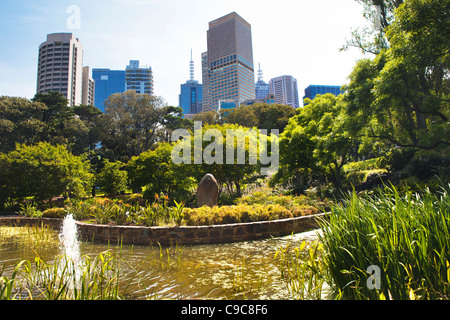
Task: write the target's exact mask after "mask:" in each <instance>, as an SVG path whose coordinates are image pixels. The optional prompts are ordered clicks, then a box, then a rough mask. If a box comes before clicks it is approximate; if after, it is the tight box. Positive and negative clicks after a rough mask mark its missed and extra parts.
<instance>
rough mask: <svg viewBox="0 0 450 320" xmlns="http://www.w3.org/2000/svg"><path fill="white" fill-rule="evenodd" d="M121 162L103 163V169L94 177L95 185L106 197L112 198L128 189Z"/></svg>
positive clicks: (106, 161)
mask: <svg viewBox="0 0 450 320" xmlns="http://www.w3.org/2000/svg"><path fill="white" fill-rule="evenodd" d="M124 168H125V165H124V164H123V163H121V162H109V161H108V160H104V161H103V168H102V169H101V170H100V173H98V174H97V176H96V183H97V185H98V186H99V187H101V188H102V190H103V192H105V194H106V195H108V196H112V195H117V194H120V193H121V192H125V191H126V190H127V187H128V175H127V171H125V170H123V169H124Z"/></svg>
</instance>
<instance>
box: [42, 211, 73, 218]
mask: <svg viewBox="0 0 450 320" xmlns="http://www.w3.org/2000/svg"><path fill="white" fill-rule="evenodd" d="M66 215H67V210H66V209H64V208H51V209H47V210H45V211H43V212H42V217H43V218H58V219H63V218H65V216H66Z"/></svg>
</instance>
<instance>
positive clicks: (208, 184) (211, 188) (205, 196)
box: [197, 173, 219, 207]
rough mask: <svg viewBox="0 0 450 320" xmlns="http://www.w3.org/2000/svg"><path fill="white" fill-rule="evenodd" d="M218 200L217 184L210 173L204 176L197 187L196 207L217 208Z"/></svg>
mask: <svg viewBox="0 0 450 320" xmlns="http://www.w3.org/2000/svg"><path fill="white" fill-rule="evenodd" d="M218 200H219V184H218V183H217V180H216V179H215V178H214V176H213V175H212V174H210V173H208V174H207V175H205V176H204V177H203V179H202V181H200V183H199V184H198V187H197V206H198V207H202V206H204V205H207V206H209V207H214V206H217V203H218Z"/></svg>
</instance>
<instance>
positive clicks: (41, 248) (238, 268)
mask: <svg viewBox="0 0 450 320" xmlns="http://www.w3.org/2000/svg"><path fill="white" fill-rule="evenodd" d="M30 232H31V231H30V229H27V228H11V227H0V270H1V268H2V267H3V266H4V265H5V273H6V274H8V272H11V271H12V269H13V267H14V265H15V264H16V263H18V262H19V261H20V260H22V259H27V260H31V261H34V258H35V257H36V254H38V255H39V256H40V257H41V258H42V259H43V260H44V261H51V260H52V259H53V258H54V257H55V256H56V255H59V254H61V249H62V248H61V240H60V238H61V237H60V234H59V233H58V232H57V231H53V230H51V229H49V230H46V232H38V233H37V234H38V236H37V237H36V235H34V236H33V241H30V240H29V238H30V237H31V236H30ZM316 232H317V231H310V232H306V233H299V234H294V235H291V236H287V237H280V238H271V239H267V240H259V241H251V242H238V243H229V244H220V245H195V246H193V245H192V246H182V247H178V246H171V247H160V246H153V247H150V246H125V245H123V246H120V245H117V246H116V245H111V244H110V245H105V244H94V243H89V242H79V243H78V244H79V248H78V249H77V250H79V252H80V255H81V256H91V257H95V256H97V255H98V254H100V253H102V252H104V251H106V250H111V251H113V252H115V253H117V254H118V255H119V256H120V260H121V261H122V264H121V268H120V271H121V277H120V279H121V280H120V281H121V284H120V286H121V288H125V287H127V286H128V288H127V290H126V293H125V297H126V298H127V299H136V300H137V299H242V298H247V299H290V298H292V297H291V296H290V295H289V292H288V290H287V289H286V286H285V284H284V282H283V281H282V279H281V276H280V272H279V270H278V267H277V262H276V260H275V259H274V255H275V253H276V251H277V249H279V248H280V247H285V246H286V245H288V244H291V245H294V246H295V245H297V246H299V245H300V244H301V243H302V242H303V241H307V242H313V241H314V240H315V239H316Z"/></svg>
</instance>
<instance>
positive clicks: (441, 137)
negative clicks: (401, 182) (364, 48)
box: [346, 0, 450, 150]
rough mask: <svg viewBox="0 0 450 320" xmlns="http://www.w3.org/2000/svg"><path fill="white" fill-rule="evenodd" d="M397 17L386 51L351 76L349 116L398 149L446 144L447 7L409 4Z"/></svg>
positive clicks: (434, 0) (432, 2) (412, 0)
mask: <svg viewBox="0 0 450 320" xmlns="http://www.w3.org/2000/svg"><path fill="white" fill-rule="evenodd" d="M395 13H396V14H395V19H394V21H393V22H392V24H391V25H390V26H389V27H388V28H387V31H386V35H387V38H388V39H389V43H390V46H389V49H387V50H383V51H381V52H380V53H379V54H378V55H377V56H376V57H375V59H373V60H372V59H366V60H363V61H361V62H359V63H358V64H357V66H356V67H355V69H354V70H353V72H352V74H351V76H350V83H349V85H348V87H347V89H346V90H347V91H348V95H347V102H348V106H347V115H348V116H350V117H352V118H353V119H355V121H359V122H360V124H359V127H360V128H366V130H367V131H368V135H369V136H370V137H372V138H375V139H381V140H384V141H387V142H390V143H391V144H393V145H396V146H399V147H411V148H417V149H424V150H431V149H435V148H439V147H445V146H449V144H450V140H449V139H448V136H449V133H450V128H449V123H448V122H449V120H448V119H449V116H450V109H449V102H450V99H449V95H450V82H449V79H448V74H449V66H450V64H449V62H450V53H449V50H448V44H449V43H450V19H449V16H450V3H449V2H448V1H438V0H424V1H418V0H409V1H405V3H404V4H403V5H401V6H400V7H399V8H398V9H397V10H396V12H395Z"/></svg>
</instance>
